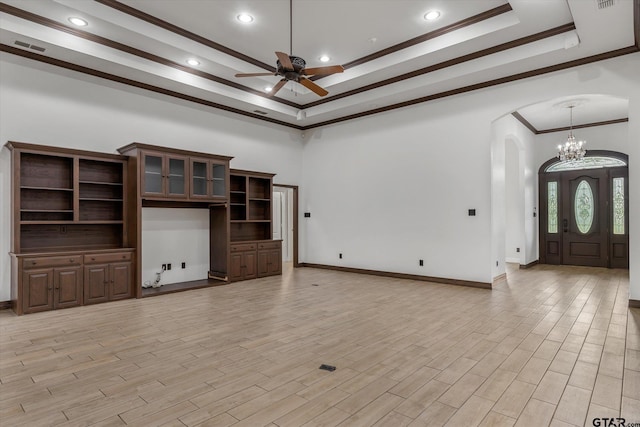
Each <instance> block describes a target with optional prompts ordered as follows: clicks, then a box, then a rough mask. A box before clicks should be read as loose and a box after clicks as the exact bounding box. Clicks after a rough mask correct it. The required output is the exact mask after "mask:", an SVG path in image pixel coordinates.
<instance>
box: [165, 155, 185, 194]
mask: <svg viewBox="0 0 640 427" xmlns="http://www.w3.org/2000/svg"><path fill="white" fill-rule="evenodd" d="M187 167H188V166H187V158H186V157H176V156H167V157H166V168H167V174H166V176H167V196H170V197H172V198H173V197H187Z"/></svg>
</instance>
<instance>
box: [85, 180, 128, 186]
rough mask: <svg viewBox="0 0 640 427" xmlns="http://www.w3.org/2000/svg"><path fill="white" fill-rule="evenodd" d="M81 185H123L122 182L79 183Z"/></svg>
mask: <svg viewBox="0 0 640 427" xmlns="http://www.w3.org/2000/svg"><path fill="white" fill-rule="evenodd" d="M78 182H79V183H80V184H90V185H114V186H119V187H122V186H123V184H122V183H121V182H101V181H78Z"/></svg>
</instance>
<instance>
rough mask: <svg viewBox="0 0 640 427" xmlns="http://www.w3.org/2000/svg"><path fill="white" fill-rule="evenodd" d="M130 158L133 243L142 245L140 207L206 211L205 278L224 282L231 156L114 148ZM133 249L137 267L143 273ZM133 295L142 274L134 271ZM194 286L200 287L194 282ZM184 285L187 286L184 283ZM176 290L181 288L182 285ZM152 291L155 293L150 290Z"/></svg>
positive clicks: (138, 145) (142, 147)
mask: <svg viewBox="0 0 640 427" xmlns="http://www.w3.org/2000/svg"><path fill="white" fill-rule="evenodd" d="M118 151H119V152H120V153H121V154H124V155H126V156H128V158H129V173H130V174H131V175H133V176H137V181H136V185H133V186H132V187H131V188H130V195H131V198H132V200H133V201H134V202H133V203H132V204H131V205H130V209H129V212H128V216H129V217H130V218H131V222H130V228H129V232H130V233H131V235H132V236H135V242H136V243H135V247H136V248H141V247H142V208H144V207H163V208H175V209H177V210H176V215H177V216H179V215H180V212H179V209H180V208H192V209H193V208H195V209H207V210H209V218H210V226H209V228H210V233H211V235H210V239H209V244H210V248H209V279H211V283H210V284H211V285H214V284H220V283H224V282H227V281H228V274H229V203H228V200H229V161H230V160H231V157H227V156H218V155H213V154H206V153H199V152H194V151H186V150H178V149H173V148H168V147H159V146H155V145H149V144H142V143H137V142H136V143H132V144H129V145H127V146H125V147H122V148H120V149H119V150H118ZM141 255H142V252H141V251H138V253H137V259H136V265H137V269H136V270H137V271H139V272H141V271H142V256H141ZM137 283H138V286H137V287H136V296H138V297H141V296H144V293H143V290H142V283H143V279H142V277H141V273H139V274H138V275H137ZM194 286H197V287H201V286H202V283H201V281H199V283H198V284H197V285H194ZM186 288H188V287H186ZM180 289H181V290H182V289H185V286H181V287H180ZM155 293H157V292H154V294H155Z"/></svg>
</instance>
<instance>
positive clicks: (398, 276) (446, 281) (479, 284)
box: [300, 262, 492, 289]
mask: <svg viewBox="0 0 640 427" xmlns="http://www.w3.org/2000/svg"><path fill="white" fill-rule="evenodd" d="M300 267H310V268H322V269H325V270H335V271H343V272H346V273H358V274H369V275H372V276H382V277H393V278H395V279H409V280H420V281H422V282H433V283H442V284H445V285H456V286H467V287H472V288H481V289H491V287H492V284H491V283H486V282H473V281H471V280H458V279H447V278H444V277H431V276H420V275H418V274H406V273H393V272H390V271H379V270H367V269H363V268H352V267H339V266H337V265H326V264H313V263H308V262H301V263H300Z"/></svg>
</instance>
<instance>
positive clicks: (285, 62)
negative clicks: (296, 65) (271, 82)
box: [276, 52, 293, 70]
mask: <svg viewBox="0 0 640 427" xmlns="http://www.w3.org/2000/svg"><path fill="white" fill-rule="evenodd" d="M276 56H277V57H278V60H279V61H280V64H282V67H283V68H284V69H285V70H293V64H292V63H291V59H290V58H289V55H287V54H286V53H284V52H276Z"/></svg>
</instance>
